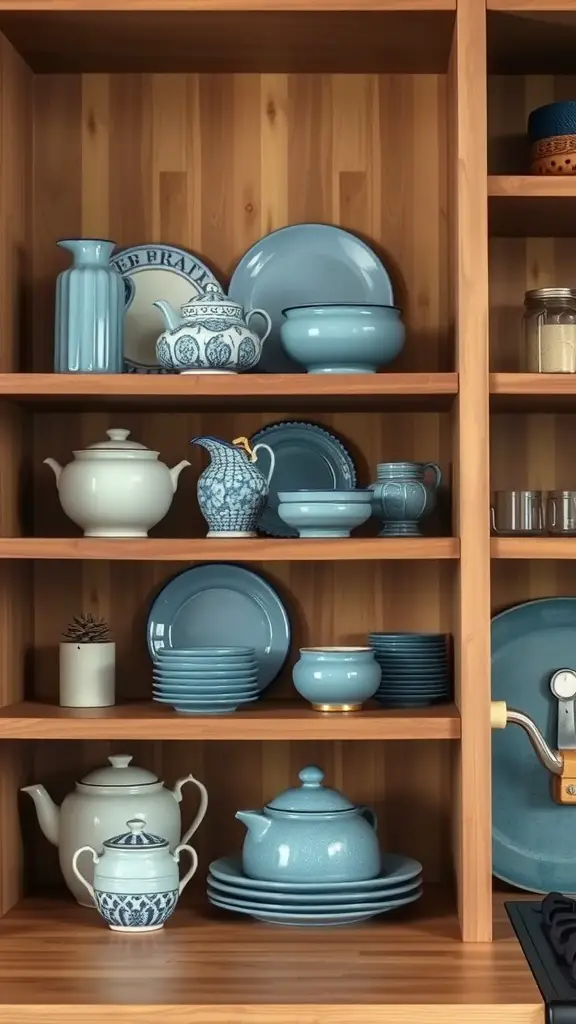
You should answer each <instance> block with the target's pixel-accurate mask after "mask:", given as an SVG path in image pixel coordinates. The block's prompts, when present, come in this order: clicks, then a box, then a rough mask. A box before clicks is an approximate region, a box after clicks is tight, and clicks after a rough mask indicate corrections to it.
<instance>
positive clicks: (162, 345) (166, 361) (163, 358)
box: [156, 338, 175, 370]
mask: <svg viewBox="0 0 576 1024" xmlns="http://www.w3.org/2000/svg"><path fill="white" fill-rule="evenodd" d="M156 356H157V358H158V362H159V363H160V366H163V367H164V368H165V369H166V370H174V369H175V367H174V360H173V359H172V352H171V351H170V345H169V344H168V342H167V341H166V339H165V338H159V339H158V341H157V342H156Z"/></svg>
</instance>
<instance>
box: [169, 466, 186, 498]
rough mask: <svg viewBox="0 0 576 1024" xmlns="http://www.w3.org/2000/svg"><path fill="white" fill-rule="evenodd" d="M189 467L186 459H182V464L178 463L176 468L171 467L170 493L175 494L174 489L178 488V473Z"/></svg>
mask: <svg viewBox="0 0 576 1024" xmlns="http://www.w3.org/2000/svg"><path fill="white" fill-rule="evenodd" d="M189 465H190V463H189V462H188V460H187V459H182V462H179V463H178V465H177V466H172V469H171V470H170V479H171V481H172V491H173V492H174V493H175V492H176V488H177V486H178V477H179V476H180V473H181V472H182V470H183V469H185V468H186V466H189Z"/></svg>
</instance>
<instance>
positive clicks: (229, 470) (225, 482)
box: [190, 437, 275, 537]
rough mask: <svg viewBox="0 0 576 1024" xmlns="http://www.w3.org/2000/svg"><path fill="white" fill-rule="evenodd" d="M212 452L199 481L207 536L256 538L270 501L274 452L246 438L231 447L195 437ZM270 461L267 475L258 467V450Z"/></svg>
mask: <svg viewBox="0 0 576 1024" xmlns="http://www.w3.org/2000/svg"><path fill="white" fill-rule="evenodd" d="M190 444H198V445H200V446H201V447H202V448H206V450H207V451H208V452H209V453H210V465H209V466H208V467H207V469H205V470H204V472H203V473H201V474H200V477H199V479H198V487H197V494H198V504H199V506H200V511H201V512H202V515H203V516H204V519H205V520H206V522H207V523H208V526H209V530H208V534H207V536H208V537H255V536H256V524H257V522H258V520H259V518H260V516H261V515H262V512H263V511H264V508H265V506H266V502H267V501H268V492H269V484H270V480H271V478H272V473H273V472H274V463H275V459H274V452H273V451H272V449H271V448H269V447H268V445H267V444H257V445H254V448H252V447H251V446H250V444H249V443H248V439H247V438H246V437H237V438H236V440H235V441H233V442H232V444H230V443H229V442H228V441H220V440H219V439H218V438H217V437H194V438H192V440H191V442H190ZM259 448H264V449H265V451H267V452H268V455H269V458H270V466H269V469H268V474H267V476H264V474H263V473H262V472H261V471H260V470H259V468H258V466H257V465H256V462H257V459H258V449H259Z"/></svg>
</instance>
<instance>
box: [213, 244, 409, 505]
mask: <svg viewBox="0 0 576 1024" xmlns="http://www.w3.org/2000/svg"><path fill="white" fill-rule="evenodd" d="M229 295H230V298H232V299H234V301H235V302H240V303H241V304H242V305H243V306H244V309H246V310H249V309H254V308H258V309H265V310H266V312H267V313H268V314H269V316H270V318H271V320H272V330H271V332H270V336H269V337H268V338H267V339H266V341H265V342H264V348H263V349H262V357H261V359H260V362H259V363H258V370H259V371H260V373H262V372H266V373H302V372H303V371H302V367H301V366H299V365H298V364H297V363H295V362H293V361H292V360H291V359H290V358H289V357H288V356H287V355H286V353H285V351H284V349H283V347H282V342H281V340H280V325H281V323H282V321H283V319H284V318H283V316H282V310H283V309H287V308H288V307H289V306H307V305H310V304H311V303H312V304H314V305H317V306H324V305H326V304H327V303H331V302H344V303H347V304H351V303H352V304H354V303H356V304H360V305H377V306H393V305H394V292H393V289H392V282H391V281H390V275H389V274H388V271H387V270H386V268H385V266H384V265H383V264H382V262H381V261H380V260H379V259H378V257H377V255H376V253H375V252H373V251H372V249H371V248H370V247H369V246H368V245H366V242H363V241H362V239H361V238H357V236H356V235H352V234H350V232H349V231H344V230H343V229H342V228H337V227H334V226H333V225H332V224H292V225H290V226H289V227H285V228H280V229H279V230H278V231H273V232H272V233H271V234H269V235H265V237H264V238H261V239H260V240H259V241H258V242H256V244H255V245H253V246H252V248H251V249H249V250H248V252H246V253H244V256H243V257H242V259H241V260H240V262H239V264H238V266H237V267H236V270H235V271H234V273H233V274H232V280H231V281H230V289H229ZM285 489H286V490H289V488H285Z"/></svg>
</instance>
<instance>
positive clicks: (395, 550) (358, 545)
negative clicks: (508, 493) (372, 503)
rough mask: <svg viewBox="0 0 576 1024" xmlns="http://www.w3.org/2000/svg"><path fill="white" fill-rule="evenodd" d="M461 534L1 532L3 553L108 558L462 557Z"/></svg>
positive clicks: (1, 555)
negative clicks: (235, 536) (281, 536)
mask: <svg viewBox="0 0 576 1024" xmlns="http://www.w3.org/2000/svg"><path fill="white" fill-rule="evenodd" d="M459 552H460V542H459V541H458V539H457V538H456V537H390V538H383V537H345V538H342V539H340V538H337V539H317V540H316V539H315V540H312V539H310V540H306V539H304V540H301V539H300V538H299V537H295V538H293V539H292V538H290V539H288V540H277V539H276V538H269V537H257V538H256V537H255V538H247V539H246V538H240V539H239V540H222V539H220V538H210V539H209V540H208V539H207V538H206V537H183V538H178V539H169V538H142V539H124V540H117V539H114V540H109V539H108V538H100V537H1V538H0V559H2V558H17V559H24V558H36V559H38V558H64V559H69V558H72V559H101V560H104V559H107V560H111V561H115V560H122V561H139V562H234V561H236V562H326V561H329V562H331V561H348V562H352V561H364V560H370V561H378V560H379V559H382V560H385V559H389V558H394V559H400V560H402V559H412V558H417V559H432V560H436V559H445V558H458V556H459Z"/></svg>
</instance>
